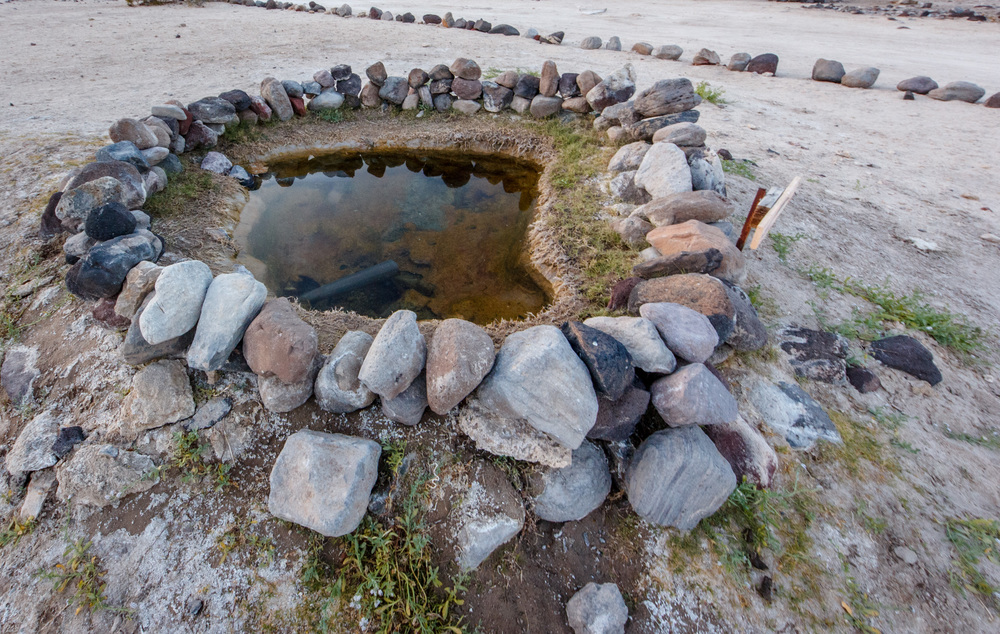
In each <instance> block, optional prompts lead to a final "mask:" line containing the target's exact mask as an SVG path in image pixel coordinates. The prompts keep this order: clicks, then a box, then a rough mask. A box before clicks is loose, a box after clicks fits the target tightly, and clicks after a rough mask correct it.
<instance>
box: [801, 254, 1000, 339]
mask: <svg viewBox="0 0 1000 634" xmlns="http://www.w3.org/2000/svg"><path fill="white" fill-rule="evenodd" d="M801 273H802V274H803V275H805V276H806V277H807V278H809V279H810V280H811V281H812V282H813V283H814V284H816V286H817V288H820V289H824V290H826V289H833V290H836V291H839V292H841V293H845V294H848V295H853V296H854V297H858V298H860V299H864V300H865V301H867V302H869V303H871V304H873V305H874V306H875V307H876V310H875V311H873V312H871V313H865V312H863V311H859V310H857V309H855V312H854V315H853V316H852V319H851V320H849V321H847V322H845V323H843V324H841V325H839V326H837V327H836V328H837V329H838V330H839V331H840V332H841V333H842V334H845V335H848V336H856V337H858V338H860V339H875V338H877V337H878V336H880V335H881V332H882V330H883V329H882V324H884V323H887V322H888V323H892V322H898V323H901V324H903V325H904V326H906V327H907V328H910V329H912V330H919V331H921V332H924V333H927V334H928V335H930V337H931V338H932V339H934V340H935V341H937V342H938V343H939V344H941V345H942V346H945V347H946V348H950V349H951V350H952V351H954V352H956V353H957V354H959V355H960V356H962V357H969V356H971V355H972V354H973V353H975V352H978V351H980V350H983V349H985V343H984V342H983V339H984V338H985V336H986V333H985V332H984V331H983V329H982V328H980V327H979V326H974V325H972V324H970V323H969V321H968V319H967V318H966V317H965V316H963V315H958V314H956V313H952V312H950V311H948V310H944V309H939V308H935V307H933V306H931V305H930V304H929V303H927V301H926V300H925V299H924V294H923V293H922V292H921V291H920V290H914V291H911V292H910V293H908V294H905V295H897V294H896V293H895V292H893V291H892V290H891V289H890V288H889V282H888V280H886V282H884V283H883V284H882V285H873V284H867V283H865V282H862V281H860V280H856V279H853V278H850V277H847V278H843V279H841V278H840V277H838V276H837V275H836V274H835V273H833V272H832V271H831V270H830V269H826V268H815V267H812V268H807V269H803V270H802V271H801Z"/></svg>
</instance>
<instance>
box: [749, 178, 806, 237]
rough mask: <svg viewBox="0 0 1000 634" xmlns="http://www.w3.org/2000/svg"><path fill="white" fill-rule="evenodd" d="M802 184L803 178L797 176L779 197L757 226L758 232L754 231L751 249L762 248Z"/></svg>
mask: <svg viewBox="0 0 1000 634" xmlns="http://www.w3.org/2000/svg"><path fill="white" fill-rule="evenodd" d="M801 183H802V177H801V176H796V177H795V178H794V179H792V182H791V183H790V184H789V185H788V187H786V188H785V191H784V192H782V194H781V196H779V197H778V201H777V202H776V203H774V206H773V207H771V210H770V211H768V212H767V214H765V215H764V218H763V219H762V220H761V221H760V224H758V225H757V230H756V231H754V234H753V240H751V241H750V248H751V249H754V250H756V249H757V247H759V246H760V243H761V241H762V240H763V239H764V238H765V237H767V234H768V232H769V231H770V230H771V227H773V226H774V223H775V222H777V220H778V216H780V215H781V212H782V211H784V209H785V206H786V205H788V203H789V201H791V200H792V196H794V195H795V190H797V189H798V188H799V185H800V184H801Z"/></svg>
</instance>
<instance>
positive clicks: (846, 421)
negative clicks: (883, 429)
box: [817, 411, 901, 478]
mask: <svg viewBox="0 0 1000 634" xmlns="http://www.w3.org/2000/svg"><path fill="white" fill-rule="evenodd" d="M828 414H829V415H830V420H832V421H833V424H834V425H835V426H836V427H837V431H838V432H840V437H841V439H842V440H843V442H842V443H840V444H837V443H831V442H823V443H820V444H819V445H818V446H817V455H818V456H819V457H820V459H823V460H830V461H836V462H838V463H840V464H841V465H842V466H843V467H844V469H845V470H846V471H847V472H848V473H849V474H850V475H851V476H852V477H854V478H861V477H863V476H864V475H865V474H866V473H867V472H868V471H869V469H868V468H867V467H866V463H867V465H869V466H871V467H874V468H875V469H874V473H875V474H877V475H884V474H885V473H891V474H898V473H900V472H901V468H900V466H899V463H898V462H897V460H896V458H895V456H893V454H892V452H891V451H889V450H888V449H887V448H886V446H885V445H884V444H883V443H882V441H881V440H880V439H879V438H878V436H877V435H876V434H875V430H874V429H872V428H871V427H869V426H868V425H866V424H865V423H864V422H862V421H859V420H856V419H854V418H852V417H850V416H848V415H847V414H844V413H843V412H838V411H830V412H828Z"/></svg>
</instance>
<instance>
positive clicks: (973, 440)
mask: <svg viewBox="0 0 1000 634" xmlns="http://www.w3.org/2000/svg"><path fill="white" fill-rule="evenodd" d="M944 435H945V436H947V437H948V438H951V439H952V440H960V441H962V442H967V443H969V444H970V445H976V446H979V447H986V448H987V449H993V450H995V451H1000V432H998V431H997V430H996V429H993V430H991V431H990V433H989V435H986V436H973V435H972V434H966V433H959V432H953V431H951V430H948V431H946V432H945V433H944Z"/></svg>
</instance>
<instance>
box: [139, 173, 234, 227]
mask: <svg viewBox="0 0 1000 634" xmlns="http://www.w3.org/2000/svg"><path fill="white" fill-rule="evenodd" d="M217 188H218V185H217V184H216V183H215V181H213V180H212V175H211V174H210V173H209V172H206V171H205V170H202V169H198V168H197V167H196V166H194V165H193V164H190V163H188V164H186V165H185V167H184V171H183V172H181V173H180V174H175V175H173V176H171V177H170V184H169V185H167V188H166V189H164V190H163V191H161V192H157V193H155V194H153V195H152V196H150V197H149V199H148V200H147V201H146V204H145V205H144V206H143V210H145V212H146V213H148V214H149V215H150V216H151V217H153V218H165V217H167V216H170V215H171V214H176V213H179V212H180V211H182V210H183V208H184V205H186V204H188V203H190V202H191V201H193V200H194V199H196V198H198V197H199V196H201V195H203V194H207V193H209V192H213V191H215V190H216V189H217Z"/></svg>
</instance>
